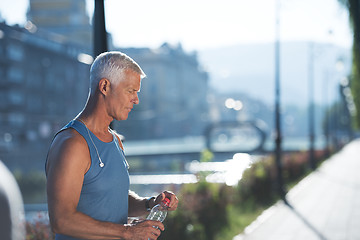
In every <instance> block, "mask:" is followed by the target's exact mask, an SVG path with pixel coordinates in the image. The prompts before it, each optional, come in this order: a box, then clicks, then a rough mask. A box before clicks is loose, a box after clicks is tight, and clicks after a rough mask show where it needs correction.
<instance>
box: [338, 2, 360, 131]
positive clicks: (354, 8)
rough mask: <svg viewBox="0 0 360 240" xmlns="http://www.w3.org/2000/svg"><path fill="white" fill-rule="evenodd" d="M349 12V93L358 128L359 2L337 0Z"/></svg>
mask: <svg viewBox="0 0 360 240" xmlns="http://www.w3.org/2000/svg"><path fill="white" fill-rule="evenodd" d="M338 1H339V2H340V3H342V4H343V5H344V6H346V8H347V9H348V11H349V15H350V20H351V25H352V29H353V33H354V34H353V63H352V64H353V67H352V73H351V74H352V76H351V91H352V94H353V98H354V103H355V107H356V110H357V116H356V117H355V122H356V125H357V128H359V127H360V54H359V53H360V2H359V0H338Z"/></svg>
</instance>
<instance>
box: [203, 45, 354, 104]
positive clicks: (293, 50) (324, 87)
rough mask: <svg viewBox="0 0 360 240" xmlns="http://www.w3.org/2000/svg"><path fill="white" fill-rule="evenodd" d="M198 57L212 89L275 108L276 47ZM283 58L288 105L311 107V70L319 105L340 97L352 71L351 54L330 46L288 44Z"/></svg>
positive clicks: (215, 51) (227, 50) (283, 97)
mask: <svg viewBox="0 0 360 240" xmlns="http://www.w3.org/2000/svg"><path fill="white" fill-rule="evenodd" d="M198 55H199V60H200V62H201V63H202V65H203V66H204V67H205V69H206V70H207V71H208V72H209V74H210V85H211V87H213V88H214V89H216V90H217V91H219V92H222V93H226V92H234V91H239V92H245V93H246V94H247V95H249V96H251V97H253V98H255V99H257V100H261V101H264V102H266V103H269V104H273V102H274V94H275V93H274V92H275V90H274V82H275V80H274V78H275V73H274V69H275V65H274V62H275V54H274V44H273V43H264V44H247V45H236V46H229V47H222V48H216V49H208V50H203V51H199V52H198ZM280 55H281V58H280V68H281V75H280V76H281V78H280V81H281V100H282V103H283V104H284V105H292V104H295V105H298V106H306V105H307V104H308V92H309V91H308V89H309V85H308V79H309V76H310V72H311V68H312V69H313V75H312V76H313V79H314V82H315V90H314V91H315V101H316V103H318V104H323V103H324V102H329V101H330V99H335V98H336V97H337V92H336V84H337V83H338V82H339V81H340V79H341V78H342V77H343V76H346V75H347V74H348V73H349V72H350V69H351V50H350V49H344V48H341V47H337V46H334V45H332V44H328V43H314V44H310V43H309V42H285V43H282V44H281V47H280ZM311 56H313V58H312V61H311ZM339 60H341V62H342V63H343V65H344V68H343V69H342V70H341V69H336V63H337V62H339ZM311 62H313V64H310V63H311ZM338 65H339V64H338Z"/></svg>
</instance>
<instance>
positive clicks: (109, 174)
mask: <svg viewBox="0 0 360 240" xmlns="http://www.w3.org/2000/svg"><path fill="white" fill-rule="evenodd" d="M68 128H73V129H75V130H76V131H77V132H78V133H80V134H81V135H82V136H83V137H84V138H85V140H86V142H87V144H88V147H89V151H90V156H91V166H90V169H89V170H88V171H87V173H86V174H85V176H84V182H83V186H82V189H81V194H80V199H79V203H78V206H77V210H78V211H80V212H82V213H85V214H86V215H88V216H90V217H92V218H94V219H96V220H99V221H106V222H113V223H119V224H126V223H127V218H128V194H129V184H130V183H129V172H128V164H127V162H126V159H125V155H124V152H123V150H122V149H121V147H120V145H119V142H118V138H117V137H116V136H115V135H114V134H113V140H112V141H111V142H108V143H106V142H103V141H101V140H100V139H98V138H97V137H96V136H95V134H93V133H92V132H91V131H89V132H88V129H87V128H86V126H85V125H84V124H83V123H82V122H80V121H78V120H72V121H70V122H69V123H68V124H67V125H66V126H65V127H64V128H62V129H61V130H60V131H62V130H65V129H68ZM89 133H90V134H91V138H92V140H93V141H94V144H95V145H96V148H97V150H98V152H99V155H100V157H101V160H102V162H103V163H104V167H103V168H101V167H100V165H99V164H100V161H99V158H98V155H97V153H96V150H95V147H94V144H93V143H92V141H91V139H90V137H89ZM55 239H56V240H65V239H66V240H73V239H75V238H72V237H69V236H65V235H61V234H56V236H55Z"/></svg>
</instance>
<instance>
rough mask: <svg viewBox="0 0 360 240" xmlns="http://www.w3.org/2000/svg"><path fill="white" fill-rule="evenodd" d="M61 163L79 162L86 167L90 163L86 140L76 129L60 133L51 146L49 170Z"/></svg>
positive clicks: (48, 160)
mask: <svg viewBox="0 0 360 240" xmlns="http://www.w3.org/2000/svg"><path fill="white" fill-rule="evenodd" d="M59 162H62V163H65V162H68V163H69V164H74V163H75V162H77V163H80V164H81V163H83V164H84V165H86V166H87V165H88V164H89V162H90V154H89V148H88V146H87V143H86V140H85V139H84V138H83V136H81V134H80V133H78V132H77V131H76V130H75V129H72V128H69V129H65V130H63V131H61V132H59V133H58V134H57V135H56V136H55V138H54V140H53V142H52V144H51V146H50V149H49V154H48V159H47V168H48V165H51V164H58V163H59Z"/></svg>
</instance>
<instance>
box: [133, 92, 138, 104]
mask: <svg viewBox="0 0 360 240" xmlns="http://www.w3.org/2000/svg"><path fill="white" fill-rule="evenodd" d="M132 102H133V103H134V104H139V102H140V100H139V96H138V95H137V94H136V95H135V98H134V99H133V101H132Z"/></svg>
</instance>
